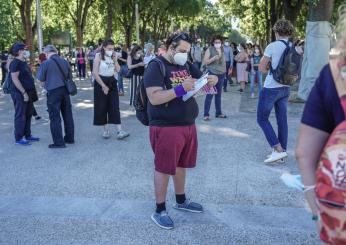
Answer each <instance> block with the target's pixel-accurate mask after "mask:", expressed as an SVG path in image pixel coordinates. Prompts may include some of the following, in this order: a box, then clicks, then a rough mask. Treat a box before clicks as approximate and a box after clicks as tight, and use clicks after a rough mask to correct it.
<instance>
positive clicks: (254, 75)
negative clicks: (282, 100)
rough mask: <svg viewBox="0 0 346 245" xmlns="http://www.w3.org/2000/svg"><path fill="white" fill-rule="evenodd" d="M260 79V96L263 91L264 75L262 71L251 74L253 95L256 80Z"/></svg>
mask: <svg viewBox="0 0 346 245" xmlns="http://www.w3.org/2000/svg"><path fill="white" fill-rule="evenodd" d="M256 77H257V78H258V80H257V81H258V94H260V93H261V91H262V73H261V72H260V71H253V73H251V85H250V87H251V94H254V93H255V79H256Z"/></svg>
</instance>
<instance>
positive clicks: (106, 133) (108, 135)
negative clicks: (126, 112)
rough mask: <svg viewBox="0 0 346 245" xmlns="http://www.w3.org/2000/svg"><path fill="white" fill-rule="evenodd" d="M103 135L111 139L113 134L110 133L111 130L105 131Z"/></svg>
mask: <svg viewBox="0 0 346 245" xmlns="http://www.w3.org/2000/svg"><path fill="white" fill-rule="evenodd" d="M102 137H103V138H105V139H109V138H110V137H111V134H110V133H109V130H105V131H103V134H102Z"/></svg>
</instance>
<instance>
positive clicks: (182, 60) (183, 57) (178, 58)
mask: <svg viewBox="0 0 346 245" xmlns="http://www.w3.org/2000/svg"><path fill="white" fill-rule="evenodd" d="M173 59H174V62H175V63H176V64H178V65H181V66H183V65H185V64H186V62H187V53H176V54H175V55H174V56H173Z"/></svg>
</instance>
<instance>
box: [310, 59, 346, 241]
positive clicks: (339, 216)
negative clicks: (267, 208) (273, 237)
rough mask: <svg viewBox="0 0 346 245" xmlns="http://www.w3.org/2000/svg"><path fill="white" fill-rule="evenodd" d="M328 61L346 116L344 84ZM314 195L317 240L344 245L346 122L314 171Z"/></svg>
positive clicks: (335, 61) (332, 137)
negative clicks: (319, 228)
mask: <svg viewBox="0 0 346 245" xmlns="http://www.w3.org/2000/svg"><path fill="white" fill-rule="evenodd" d="M337 63H338V60H337V59H331V61H330V67H331V70H332V74H333V78H334V82H335V87H336V89H337V92H338V95H339V97H340V102H341V106H342V108H343V111H344V113H345V115H346V84H345V81H343V80H345V79H343V78H342V76H341V72H340V71H339V70H338V67H337ZM315 193H316V198H317V205H318V207H319V217H320V220H321V221H320V222H321V226H322V229H321V232H320V237H321V240H323V241H324V242H326V243H328V244H346V120H345V121H343V122H341V123H340V124H339V125H338V126H337V127H336V128H335V129H334V131H333V133H332V134H331V135H330V137H329V139H328V141H327V144H326V145H325V147H324V149H323V152H322V154H321V157H320V161H319V166H318V169H317V171H316V187H315Z"/></svg>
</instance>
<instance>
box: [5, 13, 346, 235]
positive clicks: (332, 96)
mask: <svg viewBox="0 0 346 245" xmlns="http://www.w3.org/2000/svg"><path fill="white" fill-rule="evenodd" d="M344 17H345V16H344V15H343V18H344ZM341 18H342V17H341ZM273 31H274V32H275V34H276V41H274V42H272V43H270V44H269V45H268V46H267V47H266V48H265V49H264V51H263V50H262V48H261V47H260V45H258V44H255V45H252V44H250V43H248V44H245V43H240V44H238V45H237V44H235V43H231V42H230V40H228V39H225V38H223V37H222V36H221V35H215V36H214V37H213V38H212V40H211V41H210V43H208V45H206V47H204V48H203V47H202V46H201V45H202V43H201V39H200V38H197V39H195V40H193V39H192V38H191V37H190V36H189V34H188V33H184V32H177V33H173V34H171V35H170V36H169V37H168V38H167V40H166V41H165V43H162V45H160V46H159V48H158V50H157V52H155V47H154V45H152V44H150V43H148V44H146V45H145V46H144V47H141V46H140V45H138V44H133V45H131V47H130V49H129V50H126V49H125V47H124V46H123V45H121V44H118V45H115V43H114V42H113V41H112V40H104V41H102V42H100V43H99V46H98V47H97V48H94V47H89V48H88V50H87V52H85V51H84V50H83V49H82V48H78V49H77V50H76V53H75V58H76V65H77V70H78V72H77V76H78V77H79V78H81V79H84V78H86V76H87V72H86V68H87V65H89V69H90V71H91V73H90V77H91V80H92V81H93V85H94V125H95V126H102V127H103V134H102V137H104V138H105V139H108V138H110V137H111V132H110V129H109V126H108V125H109V124H114V125H116V129H117V133H116V136H117V138H118V139H119V140H122V139H125V138H127V137H129V133H128V132H126V131H124V130H123V129H122V124H121V117H120V108H119V96H121V95H124V93H125V92H127V91H125V89H124V79H125V78H129V80H130V82H129V84H130V87H129V91H128V92H129V97H130V104H131V105H134V103H135V101H136V96H137V88H138V86H139V85H140V84H141V83H143V84H144V87H145V90H146V96H147V97H148V104H147V114H148V117H149V126H150V127H149V131H150V143H151V146H152V150H153V152H154V155H155V159H154V164H155V172H154V177H155V180H154V187H155V197H156V210H155V212H154V213H153V214H152V216H151V219H152V220H153V222H154V223H155V224H157V225H158V226H159V227H161V228H164V229H172V228H173V227H174V222H173V220H172V219H171V218H170V216H169V215H168V212H167V209H166V193H167V186H168V182H169V178H170V176H173V181H174V187H175V195H176V196H175V197H176V203H175V204H174V206H173V207H174V208H176V209H178V210H183V211H189V212H194V213H201V212H203V206H202V205H201V204H199V203H197V202H192V201H191V200H190V199H188V198H187V196H186V194H185V177H186V169H187V168H193V167H195V166H196V159H197V147H198V139H197V130H196V126H195V120H196V118H197V116H198V104H197V102H196V100H195V98H194V97H191V98H190V99H188V100H187V101H185V100H183V99H182V97H183V96H185V95H186V94H187V93H188V92H189V91H192V90H194V85H195V82H196V80H197V79H199V78H201V77H202V76H203V74H205V73H208V77H207V85H206V86H205V88H204V89H203V91H204V94H205V101H204V115H203V120H204V121H210V120H211V118H210V115H209V111H210V106H211V103H212V100H213V98H214V100H215V113H216V114H215V117H216V118H220V119H225V118H227V115H225V114H224V113H223V112H222V105H221V101H222V100H221V97H222V93H223V92H227V91H228V90H227V88H228V85H229V84H230V85H232V84H233V85H237V84H239V85H240V89H239V92H240V93H244V91H245V89H246V85H247V84H248V83H249V84H250V93H251V98H255V84H257V86H258V107H257V122H258V125H259V127H260V128H261V129H262V131H263V134H264V136H265V138H266V140H267V142H268V145H269V146H270V148H271V149H272V151H271V153H270V154H269V156H267V158H266V159H265V160H264V162H265V163H275V162H278V161H279V162H282V161H284V159H285V158H286V157H287V156H288V154H287V141H288V122H287V107H288V98H289V95H290V85H289V84H285V83H282V82H281V80H280V79H278V77H277V76H278V75H277V73H276V70H277V69H278V68H280V66H282V65H283V64H282V57H283V54H285V52H295V55H299V56H302V55H303V49H302V47H301V46H300V45H295V43H293V42H292V39H291V38H292V35H293V32H294V27H293V25H292V24H291V23H290V22H289V21H287V20H279V21H277V23H276V24H275V25H274V27H273ZM345 41H346V40H345V32H344V30H343V34H342V35H341V39H340V40H339V44H338V48H339V50H341V52H340V54H341V56H340V57H341V58H340V57H339V61H338V62H337V63H335V64H334V63H333V65H330V66H326V67H325V68H324V69H323V70H322V72H321V75H320V77H319V78H318V80H317V82H316V84H315V87H314V88H313V90H312V92H311V95H310V97H309V99H308V101H307V104H306V107H305V111H304V115H303V119H302V126H301V129H300V137H299V140H298V146H297V157H298V162H299V165H300V168H301V171H302V173H303V182H304V185H305V186H307V187H308V186H313V185H315V182H316V179H315V177H314V176H313V173H314V172H315V171H316V168H317V163H318V157H319V156H320V154H321V151H322V148H323V146H324V145H325V143H326V141H327V139H328V137H329V136H330V134H331V133H332V131H333V130H334V129H335V128H336V126H337V125H338V124H339V123H340V122H342V121H344V120H345V113H344V112H345V106H344V105H345V104H344V103H342V106H341V105H340V101H339V100H338V97H339V96H340V93H339V96H338V95H337V92H339V88H338V86H337V89H336V86H335V85H334V83H333V82H330V81H333V79H334V80H338V79H339V76H334V77H333V72H332V71H335V72H336V73H338V72H339V73H340V70H341V71H342V72H343V73H341V75H342V77H343V78H342V79H346V78H345V76H346V75H345V74H346V71H345V69H346V62H345V53H344V52H345V49H346V48H345ZM296 44H297V43H296ZM290 50H293V51H290ZM43 54H44V55H43V56H42V57H41V58H40V62H39V63H40V64H39V68H38V71H37V74H36V79H37V81H38V83H40V84H42V86H43V87H44V89H45V90H46V91H47V92H46V94H47V107H48V112H49V119H50V130H51V134H52V138H53V143H52V144H50V145H49V147H50V148H64V147H66V144H73V143H74V142H75V138H74V121H73V112H72V111H73V110H72V105H71V100H70V93H69V90H68V89H67V85H66V81H68V80H72V78H73V75H72V69H71V61H70V60H69V59H68V58H66V57H63V56H59V52H58V50H57V49H56V47H54V46H53V45H47V46H46V47H45V48H44V50H43ZM10 55H11V56H12V58H9V55H8V53H7V52H3V53H2V56H1V62H2V63H1V68H2V74H3V81H2V83H3V82H4V81H5V78H6V74H8V72H9V73H10V76H8V77H10V78H11V80H12V83H13V88H12V91H11V97H12V100H13V103H14V110H15V119H14V136H15V142H16V144H18V145H30V144H31V142H35V141H39V140H40V139H39V138H38V137H35V136H33V134H32V133H31V127H30V125H31V117H32V115H33V110H34V105H33V103H34V102H35V101H37V100H38V95H37V92H36V88H35V79H34V77H33V74H32V71H31V69H30V67H29V65H28V63H27V60H28V58H29V57H30V52H29V51H28V50H27V47H26V46H25V44H23V43H15V44H14V45H13V46H12V47H11V49H10ZM342 55H343V56H342ZM153 61H155V62H153ZM280 62H281V63H280ZM292 62H293V61H292ZM162 67H164V68H162ZM331 69H332V71H331ZM344 73H345V74H344ZM340 79H341V78H340ZM262 81H264V84H262ZM339 86H341V85H339ZM345 91H346V89H345ZM345 91H344V92H345ZM273 108H274V109H275V115H276V122H277V126H278V130H277V132H278V133H276V132H275V130H274V128H273V126H272V124H271V123H270V121H269V116H270V114H271V111H272V110H273ZM60 115H61V116H62V119H63V122H64V130H65V132H64V134H63V131H62V125H61V116H60ZM307 197H308V201H309V204H310V206H311V208H312V211H313V214H314V220H318V219H317V218H316V217H315V216H317V215H318V207H317V206H318V205H316V202H315V199H316V196H314V195H312V194H311V193H310V192H309V193H307ZM327 213H328V212H327ZM324 229H325V228H324ZM327 233H328V232H327V231H326V230H325V231H324V240H325V241H327V240H328V239H329V238H328V235H327Z"/></svg>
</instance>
